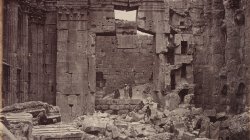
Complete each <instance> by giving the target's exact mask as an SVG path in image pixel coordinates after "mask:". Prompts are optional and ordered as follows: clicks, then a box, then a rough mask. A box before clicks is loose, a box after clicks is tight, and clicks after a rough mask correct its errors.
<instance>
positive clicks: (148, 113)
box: [144, 106, 151, 121]
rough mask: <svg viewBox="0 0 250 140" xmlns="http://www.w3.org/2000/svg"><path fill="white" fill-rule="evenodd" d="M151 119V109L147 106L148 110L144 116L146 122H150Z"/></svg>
mask: <svg viewBox="0 0 250 140" xmlns="http://www.w3.org/2000/svg"><path fill="white" fill-rule="evenodd" d="M150 117H151V109H150V108H149V106H147V109H146V111H145V114H144V121H146V118H147V120H149V119H150Z"/></svg>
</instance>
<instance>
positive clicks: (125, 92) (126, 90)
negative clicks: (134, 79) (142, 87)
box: [124, 84, 129, 99]
mask: <svg viewBox="0 0 250 140" xmlns="http://www.w3.org/2000/svg"><path fill="white" fill-rule="evenodd" d="M128 94H129V86H128V85H127V84H125V88H124V98H125V99H128Z"/></svg>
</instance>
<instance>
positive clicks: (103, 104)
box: [95, 99, 141, 114]
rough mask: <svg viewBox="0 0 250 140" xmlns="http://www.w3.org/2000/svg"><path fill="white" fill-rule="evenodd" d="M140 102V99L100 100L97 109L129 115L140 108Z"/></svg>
mask: <svg viewBox="0 0 250 140" xmlns="http://www.w3.org/2000/svg"><path fill="white" fill-rule="evenodd" d="M140 102H141V100H139V99H98V100H96V103H95V105H96V106H95V109H96V111H101V112H107V113H111V114H127V113H128V112H129V111H132V110H134V109H135V108H136V107H138V106H139V104H140Z"/></svg>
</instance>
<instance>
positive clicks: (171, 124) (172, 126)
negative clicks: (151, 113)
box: [169, 121, 175, 133]
mask: <svg viewBox="0 0 250 140" xmlns="http://www.w3.org/2000/svg"><path fill="white" fill-rule="evenodd" d="M174 130H175V128H174V123H173V121H170V125H169V132H170V133H174Z"/></svg>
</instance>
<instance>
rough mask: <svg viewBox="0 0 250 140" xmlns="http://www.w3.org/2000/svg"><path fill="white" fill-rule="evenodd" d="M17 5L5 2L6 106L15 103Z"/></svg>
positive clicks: (12, 0) (14, 2)
mask: <svg viewBox="0 0 250 140" xmlns="http://www.w3.org/2000/svg"><path fill="white" fill-rule="evenodd" d="M18 6H19V5H18V3H17V1H15V0H9V1H8V2H6V8H7V10H6V12H7V13H6V16H7V18H6V20H7V25H6V32H7V33H6V34H7V35H8V36H6V38H7V39H6V44H7V45H8V46H7V47H6V48H8V53H9V64H10V85H9V88H10V89H9V93H8V95H7V100H6V103H7V105H10V104H13V103H15V102H16V96H15V95H16V83H17V82H16V71H17V70H16V66H17V52H16V49H17V33H18V32H17V30H18V25H17V24H18Z"/></svg>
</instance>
